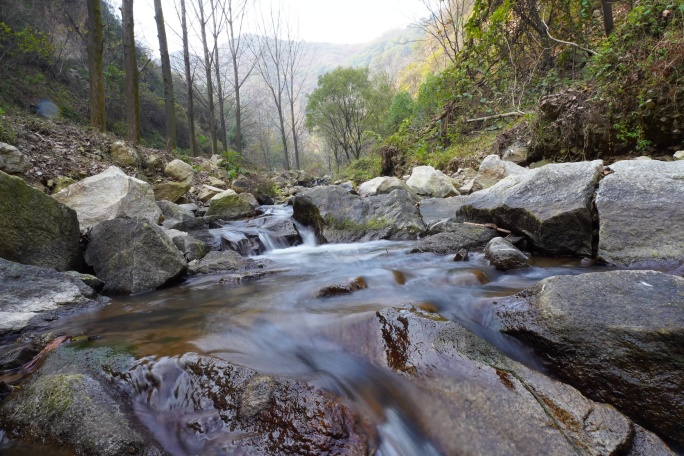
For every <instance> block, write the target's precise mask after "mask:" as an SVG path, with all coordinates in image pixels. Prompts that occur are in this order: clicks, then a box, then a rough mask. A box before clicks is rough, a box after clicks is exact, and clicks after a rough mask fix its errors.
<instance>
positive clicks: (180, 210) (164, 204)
mask: <svg viewBox="0 0 684 456" xmlns="http://www.w3.org/2000/svg"><path fill="white" fill-rule="evenodd" d="M157 206H158V207H159V209H161V211H162V215H163V216H164V221H163V222H162V226H163V227H164V228H168V229H170V230H180V231H196V230H201V229H204V228H206V224H205V222H204V220H202V219H198V218H197V217H195V214H194V213H193V212H192V211H190V210H188V209H186V208H184V207H182V206H180V205H178V204H175V203H172V202H170V201H157Z"/></svg>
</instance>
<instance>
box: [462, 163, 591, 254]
mask: <svg viewBox="0 0 684 456" xmlns="http://www.w3.org/2000/svg"><path fill="white" fill-rule="evenodd" d="M601 169H602V162H601V161H600V160H595V161H592V162H581V163H563V164H551V165H546V166H543V167H541V168H539V169H536V170H532V171H529V172H527V173H523V174H516V175H510V176H508V177H506V178H505V179H503V180H501V181H499V182H498V183H496V184H495V185H493V186H492V187H489V188H487V189H485V190H481V191H479V192H475V193H473V194H472V195H469V196H468V197H467V200H466V202H465V204H464V205H463V206H462V207H461V208H460V209H459V210H458V213H457V216H462V217H463V218H464V219H465V220H467V221H471V222H478V223H495V224H496V225H498V226H499V227H502V228H507V229H509V230H512V231H513V232H515V233H519V234H524V235H525V236H527V237H528V238H529V239H530V240H531V241H532V245H533V247H534V248H535V249H536V250H538V251H540V252H542V253H545V254H551V255H576V256H590V255H591V254H592V239H593V226H592V209H591V203H592V199H593V196H594V190H595V187H596V184H597V182H598V179H599V173H600V172H601Z"/></svg>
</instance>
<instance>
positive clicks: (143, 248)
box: [85, 218, 187, 293]
mask: <svg viewBox="0 0 684 456" xmlns="http://www.w3.org/2000/svg"><path fill="white" fill-rule="evenodd" d="M85 260H86V263H88V264H89V265H90V266H92V267H93V268H94V269H95V273H96V275H97V277H98V278H100V279H102V280H104V282H105V287H104V291H105V292H107V293H138V292H141V291H147V290H152V289H155V288H157V287H160V286H162V285H164V284H166V283H168V282H171V281H173V280H175V279H178V278H179V277H181V276H182V275H183V274H184V273H185V271H186V270H187V261H186V260H185V258H184V257H183V254H182V253H181V252H180V251H179V250H178V248H177V247H176V246H175V244H174V243H173V241H172V240H171V239H169V237H168V236H167V235H166V234H165V233H164V231H163V230H162V229H161V228H160V227H159V226H157V225H155V224H151V223H144V222H139V221H137V220H133V219H122V218H118V219H114V220H108V221H105V222H102V223H100V224H98V225H96V226H95V227H94V228H93V229H92V230H91V231H90V242H89V243H88V247H87V248H86V252H85Z"/></svg>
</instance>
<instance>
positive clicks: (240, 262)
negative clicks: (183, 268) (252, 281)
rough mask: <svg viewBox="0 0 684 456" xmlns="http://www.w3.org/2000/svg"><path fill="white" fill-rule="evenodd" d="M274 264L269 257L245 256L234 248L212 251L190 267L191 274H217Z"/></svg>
mask: <svg viewBox="0 0 684 456" xmlns="http://www.w3.org/2000/svg"><path fill="white" fill-rule="evenodd" d="M272 264H274V262H273V261H272V260H269V259H268V258H244V257H243V256H242V255H240V254H239V253H237V252H235V251H233V250H225V251H222V252H217V251H211V252H209V253H208V254H207V255H206V256H205V257H204V258H202V259H201V260H199V261H198V262H197V263H195V264H191V265H190V267H189V271H188V272H189V273H190V274H191V275H196V274H216V273H219V272H235V271H248V270H252V269H262V268H265V267H268V266H270V265H272Z"/></svg>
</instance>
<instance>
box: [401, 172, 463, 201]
mask: <svg viewBox="0 0 684 456" xmlns="http://www.w3.org/2000/svg"><path fill="white" fill-rule="evenodd" d="M406 185H408V187H409V188H410V189H411V190H413V191H414V192H416V193H417V194H419V195H425V196H431V197H434V198H446V197H447V196H455V195H458V194H459V193H458V190H456V187H454V184H453V182H452V181H451V178H449V176H447V175H445V174H444V173H443V172H441V171H439V170H436V169H435V168H433V167H432V166H416V167H415V168H413V172H412V173H411V177H409V179H408V180H407V181H406Z"/></svg>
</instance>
